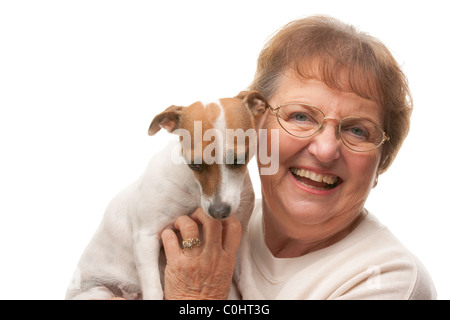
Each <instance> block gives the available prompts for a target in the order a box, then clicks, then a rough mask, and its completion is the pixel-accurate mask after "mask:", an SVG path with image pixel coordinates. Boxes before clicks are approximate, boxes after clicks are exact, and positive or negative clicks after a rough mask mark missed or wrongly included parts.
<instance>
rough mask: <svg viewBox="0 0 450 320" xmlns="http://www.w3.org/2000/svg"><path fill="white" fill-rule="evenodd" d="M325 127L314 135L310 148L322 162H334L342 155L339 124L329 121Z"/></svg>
mask: <svg viewBox="0 0 450 320" xmlns="http://www.w3.org/2000/svg"><path fill="white" fill-rule="evenodd" d="M324 126H325V127H324V128H323V129H322V130H321V131H320V132H318V133H317V134H316V135H314V136H313V137H312V138H311V139H312V140H311V142H310V144H309V147H308V150H309V152H310V153H311V154H313V155H314V156H315V157H316V158H317V159H318V160H319V161H320V162H323V163H329V162H333V161H335V160H337V159H339V157H340V146H341V141H340V139H339V135H338V133H337V132H338V129H337V126H338V124H334V123H332V122H328V123H326V124H324Z"/></svg>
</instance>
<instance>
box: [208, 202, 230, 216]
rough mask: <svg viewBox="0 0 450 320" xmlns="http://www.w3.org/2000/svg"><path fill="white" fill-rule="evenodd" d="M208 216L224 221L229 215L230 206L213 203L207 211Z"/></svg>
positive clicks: (222, 203)
mask: <svg viewBox="0 0 450 320" xmlns="http://www.w3.org/2000/svg"><path fill="white" fill-rule="evenodd" d="M208 213H209V215H210V216H211V217H212V218H214V219H218V220H221V219H226V218H228V216H229V215H230V213H231V206H230V205H229V204H228V203H224V202H217V203H213V204H212V205H211V206H210V207H209V209H208Z"/></svg>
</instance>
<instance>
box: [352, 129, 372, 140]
mask: <svg viewBox="0 0 450 320" xmlns="http://www.w3.org/2000/svg"><path fill="white" fill-rule="evenodd" d="M350 132H351V133H352V134H353V135H354V136H356V137H360V138H367V137H368V135H369V134H368V132H367V130H365V129H363V128H360V127H353V128H351V129H350Z"/></svg>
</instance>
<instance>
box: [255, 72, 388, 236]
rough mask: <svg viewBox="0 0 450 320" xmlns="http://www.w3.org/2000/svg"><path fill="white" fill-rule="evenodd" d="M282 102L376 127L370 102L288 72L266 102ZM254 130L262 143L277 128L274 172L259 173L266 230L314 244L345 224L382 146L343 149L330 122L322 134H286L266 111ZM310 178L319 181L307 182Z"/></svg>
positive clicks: (372, 176) (377, 112)
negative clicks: (261, 136) (367, 121)
mask: <svg viewBox="0 0 450 320" xmlns="http://www.w3.org/2000/svg"><path fill="white" fill-rule="evenodd" d="M287 102H303V103H305V104H309V105H313V106H315V107H317V108H319V109H320V110H322V112H323V113H324V114H325V116H326V117H330V118H335V119H339V120H341V119H343V118H345V117H348V116H355V117H362V118H367V119H370V120H372V121H373V122H375V123H377V124H379V125H381V124H382V111H381V107H380V106H379V105H378V104H376V103H375V102H373V101H370V100H367V99H364V98H362V97H360V96H358V95H356V94H354V93H349V92H340V91H336V90H333V89H330V88H329V87H327V86H326V85H325V84H324V83H323V82H320V81H316V80H306V81H302V80H299V79H298V78H297V77H295V76H294V74H293V73H287V74H285V75H283V76H281V79H280V81H279V87H278V90H277V91H276V92H275V94H274V95H273V97H272V98H271V99H270V100H269V103H270V105H271V106H272V107H273V108H276V107H278V106H280V105H283V104H285V103H287ZM259 126H260V128H265V129H267V132H268V143H267V145H270V142H269V141H270V139H271V135H270V131H271V129H279V130H278V132H279V170H278V171H277V172H276V173H275V174H273V175H261V186H262V193H263V199H264V201H263V205H264V209H265V210H264V219H265V223H266V228H267V224H270V225H271V227H272V228H276V229H278V230H277V231H274V232H277V234H280V233H281V234H283V235H285V236H287V237H291V238H299V237H301V238H304V239H305V240H306V239H308V240H309V241H320V240H321V239H325V238H327V237H330V236H332V235H334V234H336V233H337V232H339V231H342V230H344V229H345V228H346V227H347V226H349V225H350V223H351V222H353V221H354V220H355V218H356V217H357V216H358V215H359V213H360V212H361V211H362V209H363V206H364V202H365V200H366V198H367V196H368V195H369V192H370V190H371V188H372V187H373V186H374V184H375V181H376V176H377V168H378V163H379V161H380V156H381V149H382V147H380V148H378V149H375V150H372V151H369V152H355V151H352V150H350V149H348V148H347V147H346V146H345V145H344V144H343V143H342V141H341V140H340V139H338V138H337V137H336V126H338V123H337V122H336V121H333V120H327V121H326V125H325V128H324V130H323V131H322V132H321V133H320V134H316V135H314V136H312V137H310V138H296V137H294V136H291V135H289V134H288V133H287V132H286V131H284V130H283V129H282V128H281V126H280V125H279V123H278V122H277V119H276V116H275V114H274V113H273V112H271V111H270V110H269V111H268V112H267V113H266V114H265V118H263V119H262V122H261V123H260V124H259ZM271 152H274V150H271ZM275 152H276V151H275ZM258 166H260V167H261V163H260V162H259V160H258ZM293 171H294V172H296V173H297V174H295V173H293ZM298 174H300V175H302V176H303V177H300V176H299V175H298ZM313 174H315V175H316V176H315V177H313V179H314V180H319V182H317V181H313V180H311V179H308V178H307V177H308V175H309V177H311V175H313ZM319 175H322V176H319ZM320 180H323V181H322V182H320ZM336 181H337V183H336V184H335V185H336V186H334V187H332V188H330V187H328V186H327V183H326V182H329V183H330V182H336Z"/></svg>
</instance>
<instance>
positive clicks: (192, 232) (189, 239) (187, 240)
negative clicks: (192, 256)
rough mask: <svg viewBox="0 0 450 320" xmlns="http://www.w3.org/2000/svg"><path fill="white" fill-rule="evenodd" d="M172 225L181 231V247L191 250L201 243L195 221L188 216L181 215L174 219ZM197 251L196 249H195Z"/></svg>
mask: <svg viewBox="0 0 450 320" xmlns="http://www.w3.org/2000/svg"><path fill="white" fill-rule="evenodd" d="M174 227H175V228H176V229H178V230H179V231H180V233H181V238H182V240H183V247H184V248H186V249H187V251H192V250H194V249H195V248H196V247H199V246H200V245H201V240H200V236H199V228H198V225H197V223H196V222H195V221H194V220H193V219H191V218H190V217H188V216H181V217H178V218H177V220H175V223H174ZM195 251H197V250H195Z"/></svg>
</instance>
